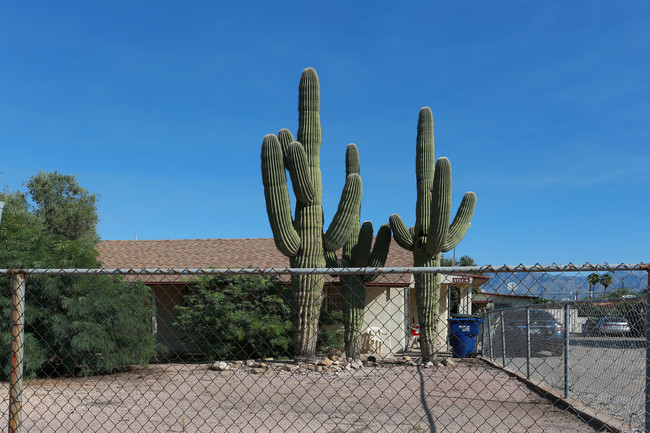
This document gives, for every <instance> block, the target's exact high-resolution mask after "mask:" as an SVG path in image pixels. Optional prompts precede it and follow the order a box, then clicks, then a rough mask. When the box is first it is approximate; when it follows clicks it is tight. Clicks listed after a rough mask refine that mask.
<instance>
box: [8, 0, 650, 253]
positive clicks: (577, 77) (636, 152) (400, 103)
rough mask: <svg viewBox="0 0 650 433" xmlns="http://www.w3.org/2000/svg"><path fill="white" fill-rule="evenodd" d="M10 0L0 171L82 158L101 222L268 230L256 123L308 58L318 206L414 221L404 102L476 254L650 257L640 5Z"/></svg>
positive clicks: (109, 230)
mask: <svg viewBox="0 0 650 433" xmlns="http://www.w3.org/2000/svg"><path fill="white" fill-rule="evenodd" d="M234 3H235V2H207V1H203V2H201V1H196V2H169V1H148V2H146V1H139V2H132V1H113V2H101V3H97V2H87V1H83V2H82V1H78V2H45V1H40V2H3V3H2V4H1V5H0V53H1V59H2V62H1V65H0V146H1V149H2V162H1V163H0V172H1V173H0V176H1V177H0V183H2V184H4V185H6V187H8V188H10V189H18V188H21V182H22V181H23V180H24V179H27V178H28V177H29V176H31V175H33V174H35V173H36V172H37V171H38V170H44V171H53V170H57V171H59V172H62V173H67V174H75V175H76V176H77V178H78V180H79V182H80V183H81V184H82V185H83V186H85V187H86V188H88V189H89V190H90V191H92V192H95V193H97V194H98V195H99V196H100V202H99V213H100V218H101V222H100V224H99V233H100V236H101V237H102V238H103V239H133V237H134V235H135V234H137V236H138V238H139V239H182V238H235V237H270V236H271V230H270V227H269V223H268V219H267V216H266V211H265V203H264V195H263V189H262V181H261V173H260V146H261V143H262V138H263V137H264V135H265V134H267V133H275V132H277V131H278V129H280V128H283V127H288V128H290V129H291V130H293V131H295V130H296V128H297V104H298V102H297V96H298V81H299V78H300V74H301V72H302V70H303V69H304V68H305V67H308V66H312V67H314V68H316V70H317V71H318V74H319V77H320V82H321V95H322V101H321V106H322V111H321V118H322V122H323V147H322V153H321V157H322V169H323V180H324V186H323V188H324V203H325V217H326V220H327V222H329V220H331V217H332V216H333V213H334V211H335V210H336V205H337V203H338V197H339V195H340V191H341V189H342V186H343V182H344V154H345V147H346V145H347V144H348V143H350V142H354V143H356V144H357V145H358V147H359V151H360V154H361V175H362V177H363V182H364V196H363V208H362V219H364V220H365V219H367V220H371V221H373V223H374V224H375V225H376V226H378V225H379V224H381V223H383V222H387V221H388V216H389V215H390V214H392V213H399V214H400V215H401V216H402V218H403V219H404V221H405V222H406V224H407V225H412V224H413V223H414V222H415V215H414V213H415V192H416V189H415V165H414V163H415V136H416V124H417V117H418V111H419V109H420V108H421V107H423V106H430V107H431V109H432V111H433V114H434V121H435V136H436V156H437V157H440V156H447V157H449V158H450V160H451V162H452V168H453V191H454V210H453V212H454V213H455V208H456V207H457V205H458V203H459V202H460V199H461V198H462V195H463V194H464V193H465V192H466V191H469V190H473V191H475V192H476V194H477V196H478V203H477V209H476V213H475V215H474V220H473V222H472V227H471V229H470V230H469V232H468V234H467V236H466V237H465V239H464V240H463V241H462V242H461V244H460V245H459V246H458V248H457V255H463V254H469V255H471V256H473V257H474V258H475V259H476V260H477V262H479V263H480V264H486V263H491V264H504V263H505V264H518V263H522V262H523V263H525V264H533V263H536V262H540V263H543V264H549V263H552V262H562V263H565V262H569V261H572V262H575V263H584V262H591V263H602V262H605V261H607V262H610V263H620V262H638V261H650V224H649V223H648V221H649V215H650V197H649V196H648V191H649V188H648V186H649V185H650V152H648V144H649V140H650V79H649V77H650V3H649V2H647V1H635V0H630V1H625V2H612V1H592V0H590V1H571V2H559V1H557V2H555V1H554V2H539V1H517V2H514V1H508V2H499V1H490V2H476V1H458V2H449V1H447V2H421V1H420V2H401V3H400V2H394V1H393V2H383V1H374V2H338V1H333V2H318V3H317V4H316V5H314V6H310V5H309V3H311V2H302V3H299V2H280V1H276V2H240V3H239V4H237V5H235V4H234Z"/></svg>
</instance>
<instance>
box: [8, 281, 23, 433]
mask: <svg viewBox="0 0 650 433" xmlns="http://www.w3.org/2000/svg"><path fill="white" fill-rule="evenodd" d="M24 343H25V274H22V273H15V274H14V275H13V293H12V326H11V379H10V383H9V433H20V431H21V420H22V403H23V364H24V359H25V358H24V355H25V344H24Z"/></svg>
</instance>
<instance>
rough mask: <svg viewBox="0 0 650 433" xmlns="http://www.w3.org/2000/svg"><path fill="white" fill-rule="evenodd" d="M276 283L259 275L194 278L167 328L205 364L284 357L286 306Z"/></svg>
mask: <svg viewBox="0 0 650 433" xmlns="http://www.w3.org/2000/svg"><path fill="white" fill-rule="evenodd" d="M288 295H289V293H288V291H287V289H286V288H285V287H283V286H282V285H281V284H280V283H279V282H277V281H275V280H271V279H265V278H262V277H259V276H253V275H251V276H246V275H245V276H238V277H233V276H216V277H214V278H207V277H205V278H201V279H199V280H198V281H197V282H196V283H195V284H194V285H193V286H192V287H191V288H190V289H189V291H188V294H187V296H186V298H185V305H183V306H180V305H179V306H176V307H174V308H175V310H176V312H177V316H176V318H175V319H174V322H173V325H174V326H175V327H177V328H178V329H179V330H181V331H183V332H184V333H185V334H186V335H187V337H188V338H187V339H186V341H188V342H190V343H188V347H187V349H188V350H189V351H192V352H194V351H196V350H199V351H200V353H201V356H202V357H204V358H206V359H210V360H219V359H250V358H264V357H269V356H272V357H286V356H289V355H290V353H289V345H290V343H291V307H290V303H289V299H288Z"/></svg>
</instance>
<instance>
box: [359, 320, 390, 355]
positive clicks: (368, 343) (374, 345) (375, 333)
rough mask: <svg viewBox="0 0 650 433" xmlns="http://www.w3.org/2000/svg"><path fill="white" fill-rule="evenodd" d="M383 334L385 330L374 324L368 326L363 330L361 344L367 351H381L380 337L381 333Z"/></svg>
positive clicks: (382, 343) (382, 341)
mask: <svg viewBox="0 0 650 433" xmlns="http://www.w3.org/2000/svg"><path fill="white" fill-rule="evenodd" d="M382 334H384V335H386V334H387V332H386V331H384V330H383V329H382V328H379V327H375V326H369V327H368V328H366V330H365V331H364V332H363V334H362V335H363V342H364V344H363V346H364V348H365V349H366V350H367V351H368V352H373V353H383V350H384V344H385V342H384V339H383V338H382V337H381V335H382Z"/></svg>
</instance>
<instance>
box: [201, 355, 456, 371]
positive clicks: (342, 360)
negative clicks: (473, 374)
mask: <svg viewBox="0 0 650 433" xmlns="http://www.w3.org/2000/svg"><path fill="white" fill-rule="evenodd" d="M384 363H386V364H398V365H400V364H401V365H405V366H409V367H417V366H419V367H421V368H434V367H453V366H454V365H456V363H455V362H454V361H452V360H451V359H450V358H444V359H442V360H441V361H438V362H426V363H423V362H421V361H420V360H419V359H417V360H414V359H412V358H411V357H410V356H403V357H400V358H397V359H392V360H390V361H384ZM379 366H380V363H379V362H377V360H376V358H375V357H374V356H369V357H368V359H366V360H365V361H362V360H361V359H351V358H346V357H345V355H343V354H340V352H339V353H338V354H337V353H330V355H329V356H327V357H324V358H320V359H317V360H315V361H313V362H291V361H276V360H274V359H273V358H265V359H261V360H253V359H249V360H247V361H228V362H226V361H217V362H215V363H214V364H212V366H210V370H215V371H228V370H237V371H248V372H250V373H251V374H263V373H266V372H272V371H275V372H288V373H298V374H307V373H309V372H316V373H325V372H333V373H340V372H345V371H349V372H354V371H357V370H361V369H363V368H367V367H370V368H372V367H379Z"/></svg>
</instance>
